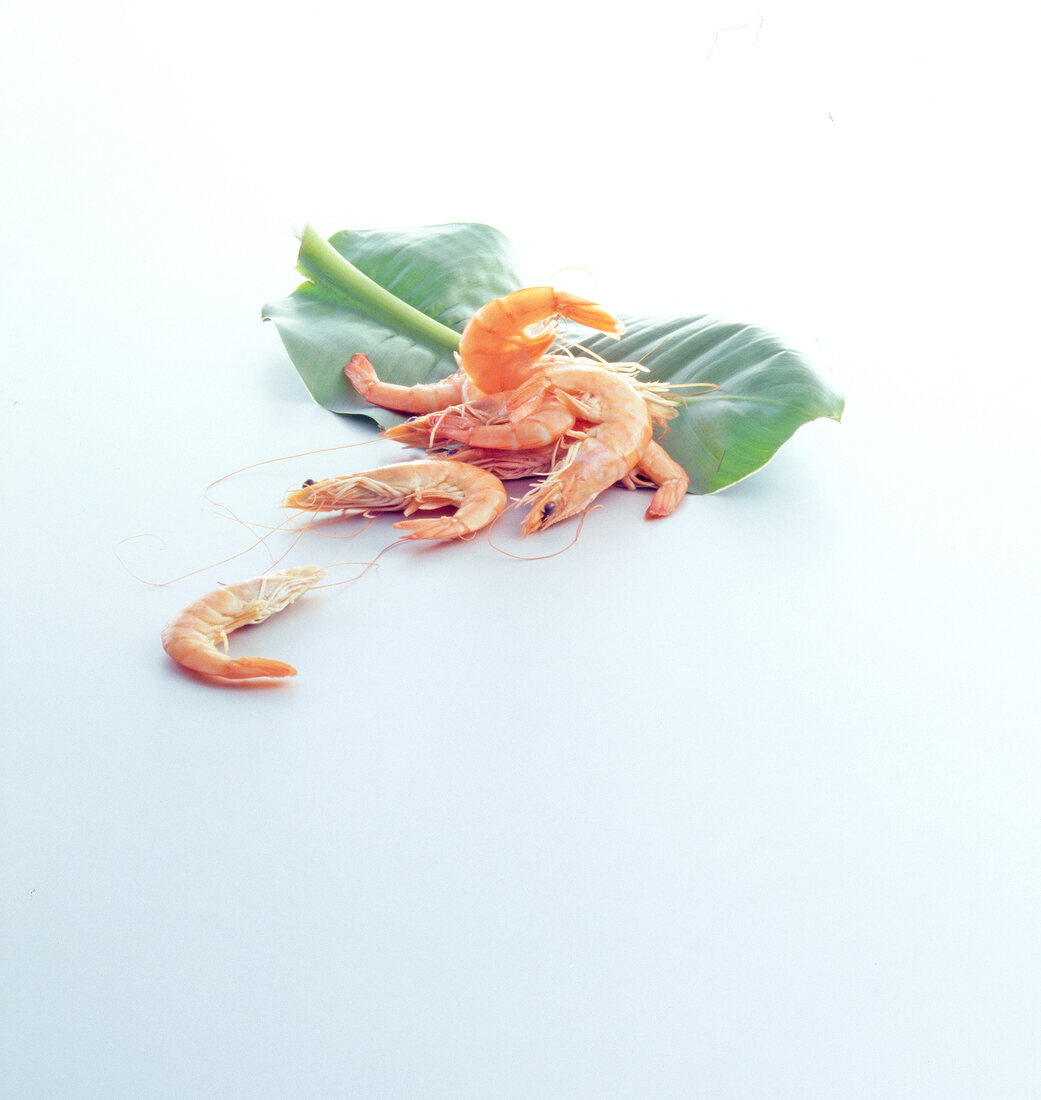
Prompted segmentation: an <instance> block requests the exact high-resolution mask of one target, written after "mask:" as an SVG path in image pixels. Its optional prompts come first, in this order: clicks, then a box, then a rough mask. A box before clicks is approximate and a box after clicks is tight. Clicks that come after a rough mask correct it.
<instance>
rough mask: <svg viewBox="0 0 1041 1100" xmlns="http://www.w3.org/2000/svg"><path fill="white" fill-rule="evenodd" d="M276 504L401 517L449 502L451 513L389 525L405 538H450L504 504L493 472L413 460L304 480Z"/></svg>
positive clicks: (489, 517)
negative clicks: (306, 482)
mask: <svg viewBox="0 0 1041 1100" xmlns="http://www.w3.org/2000/svg"><path fill="white" fill-rule="evenodd" d="M282 503H283V506H284V507H286V508H298V509H301V510H303V511H308V512H343V513H344V514H345V515H360V514H366V513H369V512H404V513H405V515H406V516H410V515H412V513H413V512H416V511H419V510H424V511H428V510H432V509H435V508H445V507H449V506H452V505H454V506H455V507H456V509H457V510H456V513H455V515H452V516H435V517H432V518H430V519H412V520H403V521H402V522H400V523H395V524H394V526H395V527H396V528H398V529H399V530H402V531H407V532H408V533H407V534H406V535H405V536H404V537H405V538H409V539H456V538H460V537H461V536H463V535H469V534H472V533H473V532H474V531H479V530H480V529H481V528H482V527H486V526H487V525H488V524H489V523H491V522H492V521H493V520H495V519H497V518H498V517H499V516H500V515H501V514H502V511H503V509H504V508H505V507H506V490H505V489H504V488H503V484H502V482H501V481H500V480H499V479H498V478H497V477H495V475H494V474H490V473H487V472H486V471H485V470H481V469H479V468H478V467H476V466H471V465H469V464H468V463H465V462H450V461H447V460H445V459H419V460H418V461H416V462H399V463H396V464H395V465H393V466H381V467H380V468H379V469H376V470H367V471H365V472H364V473H361V474H350V475H348V476H346V477H330V478H326V479H325V480H324V481H316V482H314V483H313V484H310V485H307V484H305V485H303V486H302V487H301V488H300V489H296V490H294V491H293V492H291V493H289V494H287V496H286V498H285V500H284V501H283V502H282Z"/></svg>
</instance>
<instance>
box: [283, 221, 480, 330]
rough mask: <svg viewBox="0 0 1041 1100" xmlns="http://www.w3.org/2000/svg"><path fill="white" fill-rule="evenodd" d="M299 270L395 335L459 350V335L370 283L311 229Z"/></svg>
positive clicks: (303, 237)
mask: <svg viewBox="0 0 1041 1100" xmlns="http://www.w3.org/2000/svg"><path fill="white" fill-rule="evenodd" d="M296 269H297V271H299V272H300V274H301V275H306V276H307V278H309V279H312V280H314V281H315V282H319V283H322V284H324V285H325V286H328V287H331V288H332V289H333V290H336V291H339V293H341V294H343V295H346V296H347V297H348V298H350V299H351V301H352V302H353V303H354V304H355V305H357V306H359V307H361V308H362V309H363V310H364V311H365V312H366V313H367V314H368V315H369V316H370V317H372V318H373V319H374V320H377V321H381V322H382V323H383V324H385V325H387V326H388V327H389V328H392V329H394V331H395V332H400V333H401V334H402V335H404V336H410V337H411V338H412V339H413V340H416V341H418V342H421V343H424V344H427V345H431V346H433V347H437V348H444V349H445V350H447V351H456V350H457V349H458V347H459V333H457V332H455V331H454V330H453V329H450V328H449V327H448V326H447V325H443V324H441V322H440V321H435V320H434V318H433V317H428V316H427V315H426V314H425V313H421V312H420V311H419V310H418V309H416V308H415V307H414V306H410V305H409V304H408V302H403V301H402V300H401V299H400V298H398V297H397V296H396V295H394V294H391V292H390V291H389V290H387V289H386V288H384V287H382V286H380V285H379V283H377V282H375V281H374V280H372V279H370V278H369V277H368V275H366V274H365V272H363V271H359V270H358V268H356V267H355V266H354V264H352V263H351V262H350V261H349V260H346V259H344V257H343V256H341V255H340V253H339V252H337V251H336V249H335V248H333V246H332V245H331V244H329V242H328V241H326V240H325V239H324V238H323V237H322V236H321V235H320V234H319V233H317V232H315V230H314V229H313V228H312V227H311V226H310V225H305V226H304V231H303V233H302V234H301V237H300V253H299V255H298V256H297V260H296Z"/></svg>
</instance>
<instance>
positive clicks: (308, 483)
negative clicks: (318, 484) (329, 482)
mask: <svg viewBox="0 0 1041 1100" xmlns="http://www.w3.org/2000/svg"><path fill="white" fill-rule="evenodd" d="M313 484H314V478H313V477H309V478H308V479H307V480H306V481H305V482H304V483H303V485H301V488H302V489H306V488H307V487H308V486H309V485H313Z"/></svg>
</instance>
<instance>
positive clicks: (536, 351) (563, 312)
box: [343, 286, 625, 414]
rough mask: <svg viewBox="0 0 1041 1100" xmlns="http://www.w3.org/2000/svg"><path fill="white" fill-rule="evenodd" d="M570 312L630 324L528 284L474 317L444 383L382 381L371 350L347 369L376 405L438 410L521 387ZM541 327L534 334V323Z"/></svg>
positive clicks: (603, 322) (584, 319)
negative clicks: (560, 320)
mask: <svg viewBox="0 0 1041 1100" xmlns="http://www.w3.org/2000/svg"><path fill="white" fill-rule="evenodd" d="M558 317H566V318H568V319H569V320H572V321H576V322H578V323H579V324H583V325H587V326H588V327H590V328H595V329H599V330H600V331H601V332H606V333H608V334H609V335H611V336H621V335H622V333H623V332H624V331H625V326H624V325H623V324H622V322H621V321H619V320H618V318H617V317H615V315H614V314H613V313H610V312H609V311H608V310H606V309H604V308H603V307H602V306H599V305H597V304H596V303H595V302H590V301H588V300H587V299H585V298H579V297H578V296H577V295H575V294H569V293H568V292H567V291H563V290H554V289H553V287H548V286H540V287H527V288H526V289H524V290H516V291H514V292H513V293H512V294H507V295H506V296H505V297H503V298H493V299H492V301H490V302H487V303H486V304H485V305H483V306H481V308H480V309H479V310H478V311H477V312H476V313H475V314H474V315H473V316H472V317H471V318H470V320H469V322H467V325H466V328H465V329H463V334H462V337H461V339H460V342H459V352H458V354H457V355H456V361H457V362H458V364H459V370H457V371H456V372H455V373H454V374H451V375H449V376H448V377H447V378H444V379H442V380H441V381H440V382H430V383H421V384H419V385H415V386H400V385H395V384H394V383H391V382H381V381H380V379H379V377H378V376H377V374H376V370H375V367H373V365H372V363H371V361H370V360H369V359H368V357H367V356H365V355H361V354H358V355H355V356H353V358H352V359H351V360H350V362H349V363H347V365H346V366H345V367H344V368H343V372H344V375H345V376H346V378H347V381H348V382H350V383H351V385H352V386H353V387H354V388H355V390H357V391H358V393H359V394H360V395H361V396H362V397H364V398H365V400H366V401H368V402H369V403H370V404H373V405H379V406H381V407H382V408H385V409H393V410H394V411H396V412H404V413H411V414H422V413H432V412H438V411H440V410H441V409H446V408H448V407H449V406H451V405H456V404H458V403H460V402H461V401H475V400H478V399H480V398H481V397H484V396H486V395H489V394H497V393H502V392H503V391H505V390H512V389H516V387H517V386H519V385H520V384H521V382H523V381H524V380H525V379H526V378H528V377H529V376H530V375H531V373H532V372H533V370H534V369H535V368H536V367H537V365H538V364H539V361H540V360H541V359H542V357H543V355H544V354H545V353H546V352H547V351H549V349H550V347H551V346H552V344H553V341H554V340H556V338H557V336H558V335H559V330H560V325H559V324H558V323H557V320H556V318H558ZM536 325H538V326H540V327H539V329H538V330H537V331H536V332H534V333H530V332H529V331H528V330H529V329H531V328H533V327H534V326H536Z"/></svg>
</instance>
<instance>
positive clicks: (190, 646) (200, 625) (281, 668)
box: [162, 565, 325, 680]
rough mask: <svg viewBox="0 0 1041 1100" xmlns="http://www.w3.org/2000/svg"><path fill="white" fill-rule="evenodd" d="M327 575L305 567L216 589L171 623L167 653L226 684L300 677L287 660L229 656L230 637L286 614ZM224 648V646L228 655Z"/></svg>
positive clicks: (165, 643)
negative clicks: (276, 614) (274, 677)
mask: <svg viewBox="0 0 1041 1100" xmlns="http://www.w3.org/2000/svg"><path fill="white" fill-rule="evenodd" d="M324 576H325V574H324V573H323V572H322V571H321V570H320V569H317V568H315V566H313V565H304V566H299V567H297V568H295V569H285V570H283V571H282V572H280V573H268V574H265V575H264V576H261V577H253V578H252V579H251V580H247V581H240V582H239V583H238V584H231V585H228V586H227V587H226V588H216V589H214V590H213V591H212V592H209V593H207V594H206V595H205V596H203V597H201V598H200V599H198V600H196V601H195V603H193V604H189V606H188V607H186V608H185V609H184V610H183V611H182V612H181V613H180V614H179V615H177V616H176V617H175V618H173V619H171V620H170V622H169V623H167V624H166V626H165V627H164V628H163V633H162V641H163V649H165V650H166V652H167V653H168V654H169V655H170V656H171V657H172V658H173V659H174V660H175V661H177V662H178V664H182V665H184V667H185V668H190V669H194V670H195V671H196V672H204V673H206V674H207V675H209V676H219V677H221V678H222V679H225V680H254V679H259V678H261V677H264V676H295V675H296V669H295V668H293V666H292V665H287V664H285V663H284V662H283V661H272V660H269V659H268V658H266V657H231V656H229V655H228V653H227V647H228V635H229V634H230V633H231V632H232V631H234V630H238V629H239V627H241V626H248V625H249V624H251V623H260V622H263V621H264V620H265V619H266V618H268V617H269V616H271V615H274V614H275V613H276V612H278V611H282V610H283V609H284V608H286V607H288V606H289V605H290V604H291V603H292V602H293V601H294V600H295V599H296V598H297V597H298V596H301V595H303V593H304V592H306V591H307V590H308V589H309V588H310V587H311V586H312V585H314V584H317V583H318V581H320V580H321V579H322V578H323V577H324ZM218 645H223V646H224V649H225V652H223V653H222V652H221V651H220V650H219V649H218V648H217V646H218Z"/></svg>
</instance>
